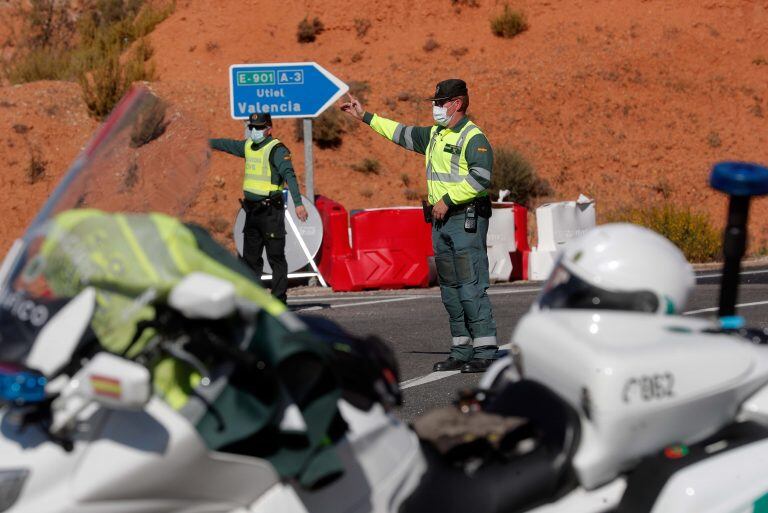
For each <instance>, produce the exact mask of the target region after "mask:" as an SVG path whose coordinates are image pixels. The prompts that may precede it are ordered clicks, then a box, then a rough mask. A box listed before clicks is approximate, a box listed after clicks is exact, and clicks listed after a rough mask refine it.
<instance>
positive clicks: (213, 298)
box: [168, 272, 237, 319]
mask: <svg viewBox="0 0 768 513" xmlns="http://www.w3.org/2000/svg"><path fill="white" fill-rule="evenodd" d="M168 304H169V305H170V306H171V307H173V308H175V309H176V310H178V311H180V312H181V313H182V314H184V316H186V317H187V318H189V319H222V318H224V317H228V316H230V315H232V314H233V313H234V312H235V308H236V306H237V305H236V301H235V286H234V285H233V284H232V282H229V281H227V280H223V279H221V278H217V277H216V276H211V275H210V274H205V273H200V272H195V273H190V274H188V275H187V276H185V277H184V279H182V280H181V281H180V282H179V283H178V284H177V285H176V286H174V287H173V289H172V290H171V293H170V294H169V296H168Z"/></svg>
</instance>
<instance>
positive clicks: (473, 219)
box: [464, 205, 477, 233]
mask: <svg viewBox="0 0 768 513" xmlns="http://www.w3.org/2000/svg"><path fill="white" fill-rule="evenodd" d="M464 231H465V232H467V233H476V232H477V212H476V211H475V206H474V205H470V206H468V207H467V209H466V210H465V211H464Z"/></svg>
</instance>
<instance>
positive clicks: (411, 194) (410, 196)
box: [403, 189, 422, 201]
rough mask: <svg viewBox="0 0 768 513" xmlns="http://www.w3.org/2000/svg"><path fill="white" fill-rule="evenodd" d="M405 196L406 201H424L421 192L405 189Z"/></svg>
mask: <svg viewBox="0 0 768 513" xmlns="http://www.w3.org/2000/svg"><path fill="white" fill-rule="evenodd" d="M403 196H405V199H407V200H408V201H416V200H419V199H422V195H421V194H419V191H415V190H413V189H405V190H404V191H403Z"/></svg>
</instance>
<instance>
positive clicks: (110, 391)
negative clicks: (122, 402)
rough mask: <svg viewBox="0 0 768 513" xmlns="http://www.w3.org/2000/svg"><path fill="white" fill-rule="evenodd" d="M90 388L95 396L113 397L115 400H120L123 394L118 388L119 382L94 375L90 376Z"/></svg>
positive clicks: (119, 387)
mask: <svg viewBox="0 0 768 513" xmlns="http://www.w3.org/2000/svg"><path fill="white" fill-rule="evenodd" d="M91 388H92V389H93V392H94V393H95V394H97V395H103V396H106V397H113V398H115V399H120V396H121V395H122V393H123V389H122V387H121V386H120V380H117V379H114V378H108V377H106V376H98V375H95V374H94V375H93V376H91Z"/></svg>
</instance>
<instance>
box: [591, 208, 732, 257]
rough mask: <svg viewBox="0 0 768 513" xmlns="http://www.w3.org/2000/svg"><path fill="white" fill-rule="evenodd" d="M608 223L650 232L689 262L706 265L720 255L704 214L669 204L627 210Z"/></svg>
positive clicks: (717, 238) (716, 236)
mask: <svg viewBox="0 0 768 513" xmlns="http://www.w3.org/2000/svg"><path fill="white" fill-rule="evenodd" d="M606 220H607V221H608V222H626V223H632V224H638V225H641V226H645V227H646V228H650V229H651V230H653V231H655V232H657V233H659V234H661V235H663V236H664V237H666V238H668V239H669V240H671V241H672V242H673V243H674V244H675V245H676V246H677V247H679V248H680V250H681V251H682V252H683V253H684V254H685V257H686V258H687V259H688V261H689V262H709V261H712V260H714V259H716V258H717V257H718V256H719V255H720V252H721V237H720V234H719V233H718V232H717V230H716V229H715V228H714V227H713V226H712V223H711V222H710V220H709V217H708V216H707V215H706V214H703V213H700V212H696V211H694V210H691V209H690V208H686V207H679V206H675V205H671V204H663V205H656V206H652V207H650V208H647V207H640V208H637V207H626V208H620V209H618V210H615V211H614V212H611V213H609V214H608V215H607V216H606Z"/></svg>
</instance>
